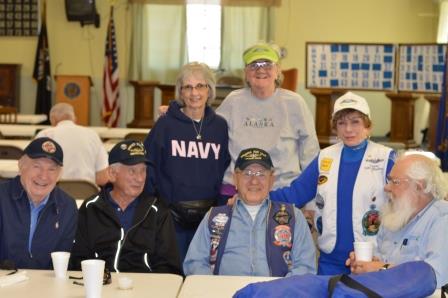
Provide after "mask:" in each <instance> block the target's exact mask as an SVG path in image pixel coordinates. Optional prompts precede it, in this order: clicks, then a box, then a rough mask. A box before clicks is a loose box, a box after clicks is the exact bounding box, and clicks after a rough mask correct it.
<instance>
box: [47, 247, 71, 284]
mask: <svg viewBox="0 0 448 298" xmlns="http://www.w3.org/2000/svg"><path fill="white" fill-rule="evenodd" d="M69 259H70V253H69V252H65V251H54V252H52V253H51V261H52V262H53V269H54V275H55V276H56V278H60V279H66V278H67V267H68V260H69Z"/></svg>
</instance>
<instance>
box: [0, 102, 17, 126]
mask: <svg viewBox="0 0 448 298" xmlns="http://www.w3.org/2000/svg"><path fill="white" fill-rule="evenodd" d="M0 123H17V109H16V108H15V107H7V106H0Z"/></svg>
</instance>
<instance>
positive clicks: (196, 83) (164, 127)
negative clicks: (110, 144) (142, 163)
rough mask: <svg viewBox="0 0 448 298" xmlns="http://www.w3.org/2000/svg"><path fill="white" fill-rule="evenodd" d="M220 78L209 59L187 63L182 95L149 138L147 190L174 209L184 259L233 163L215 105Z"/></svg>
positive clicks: (180, 86) (181, 79)
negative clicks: (213, 71)
mask: <svg viewBox="0 0 448 298" xmlns="http://www.w3.org/2000/svg"><path fill="white" fill-rule="evenodd" d="M215 86H216V81H215V78H214V75H213V73H212V71H211V70H210V68H209V67H208V66H207V65H206V64H203V63H197V62H192V63H189V64H187V65H184V66H183V67H182V69H181V71H180V73H179V75H178V77H177V81H176V92H175V96H176V99H175V100H174V101H172V102H171V104H170V105H169V108H168V111H167V113H166V115H165V116H162V117H160V118H159V119H158V121H157V122H156V123H155V125H154V127H153V128H152V129H151V131H150V133H149V134H148V137H147V138H146V140H145V147H146V151H147V158H148V159H149V161H150V164H149V166H148V173H147V180H146V186H145V190H146V192H148V193H150V194H153V195H157V196H160V197H161V198H162V199H164V200H165V202H166V203H167V204H168V206H169V207H170V209H171V213H172V215H173V218H174V222H175V227H176V236H177V242H178V246H179V252H180V256H181V261H183V259H184V258H185V254H186V252H187V249H188V246H189V244H190V241H191V239H192V238H193V236H194V233H195V231H196V228H197V226H198V225H199V223H200V221H201V219H202V217H203V216H204V214H205V213H206V212H207V211H208V209H209V208H210V207H211V206H214V205H217V204H219V202H218V200H219V197H220V196H219V190H220V186H221V183H222V178H223V175H224V171H225V170H226V168H227V166H228V165H229V163H230V156H229V151H228V128H227V123H226V121H225V120H224V118H222V117H221V116H219V115H217V114H215V112H214V111H213V109H212V108H210V106H209V105H210V104H211V102H212V101H213V100H214V98H215V95H216V90H215Z"/></svg>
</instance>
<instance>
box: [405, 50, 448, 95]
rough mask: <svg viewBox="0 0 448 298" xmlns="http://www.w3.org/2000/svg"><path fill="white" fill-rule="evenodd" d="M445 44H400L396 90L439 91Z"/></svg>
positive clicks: (441, 80) (440, 88) (443, 65)
mask: <svg viewBox="0 0 448 298" xmlns="http://www.w3.org/2000/svg"><path fill="white" fill-rule="evenodd" d="M447 46H448V45H447V44H400V45H399V58H398V62H399V67H398V91H408V92H415V93H441V92H442V83H443V70H444V68H445V59H446V51H447Z"/></svg>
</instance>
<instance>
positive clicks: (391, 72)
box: [306, 42, 397, 91]
mask: <svg viewBox="0 0 448 298" xmlns="http://www.w3.org/2000/svg"><path fill="white" fill-rule="evenodd" d="M396 48H397V47H396V46H395V45H394V44H352V43H316V42H308V43H307V45H306V52H307V53H306V57H307V58H306V59H307V61H306V87H307V88H316V89H319V88H324V89H351V90H379V91H380V90H381V91H392V90H394V88H395V56H396Z"/></svg>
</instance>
